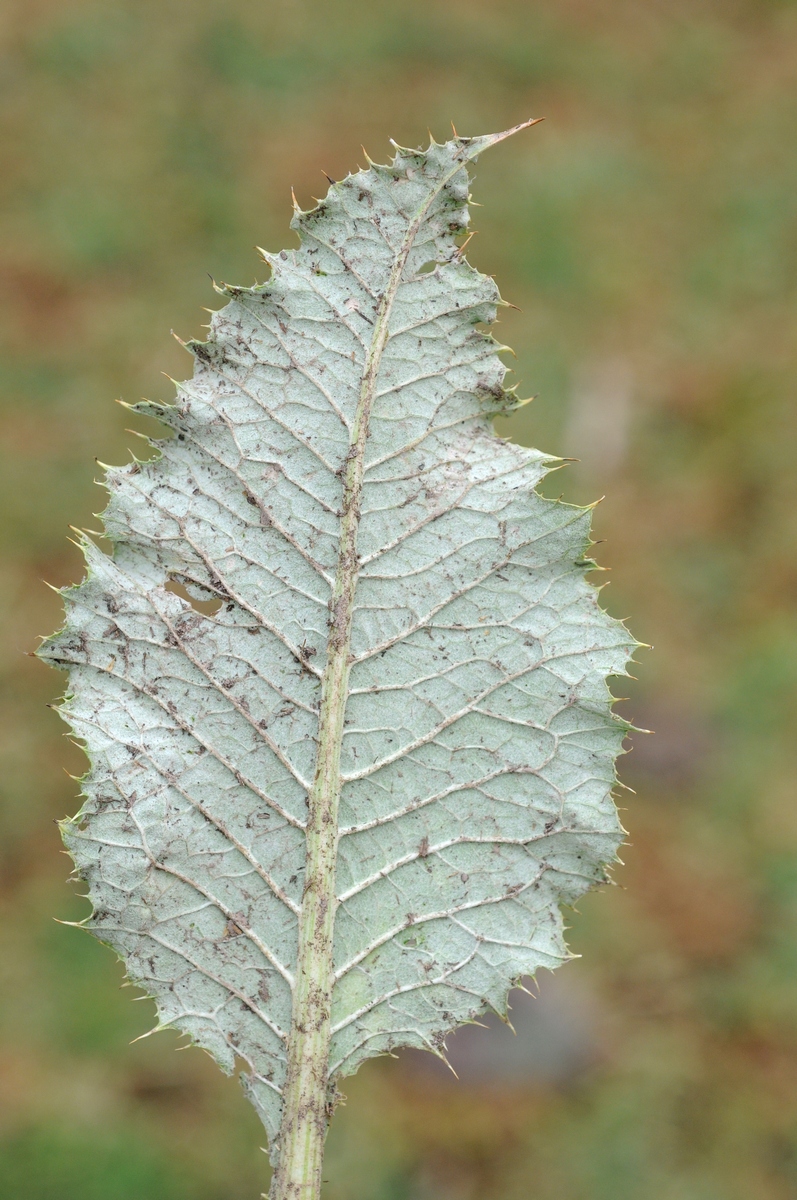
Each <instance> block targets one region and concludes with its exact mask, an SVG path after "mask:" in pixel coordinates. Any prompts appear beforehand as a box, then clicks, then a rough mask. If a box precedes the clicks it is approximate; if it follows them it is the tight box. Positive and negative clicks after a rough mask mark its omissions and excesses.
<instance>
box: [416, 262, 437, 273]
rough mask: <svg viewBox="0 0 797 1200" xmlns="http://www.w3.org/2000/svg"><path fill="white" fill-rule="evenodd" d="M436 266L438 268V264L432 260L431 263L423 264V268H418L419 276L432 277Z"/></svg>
mask: <svg viewBox="0 0 797 1200" xmlns="http://www.w3.org/2000/svg"><path fill="white" fill-rule="evenodd" d="M436 266H438V263H437V262H436V261H435V259H431V261H430V262H426V263H424V264H423V266H422V267H419V268H418V274H419V275H431V273H432V271H433V270H434V269H435V267H436Z"/></svg>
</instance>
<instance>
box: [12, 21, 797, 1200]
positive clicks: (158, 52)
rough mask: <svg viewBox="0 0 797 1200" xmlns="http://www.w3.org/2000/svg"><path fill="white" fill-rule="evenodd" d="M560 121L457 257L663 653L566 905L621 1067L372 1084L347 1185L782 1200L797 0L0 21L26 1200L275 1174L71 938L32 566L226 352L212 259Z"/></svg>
mask: <svg viewBox="0 0 797 1200" xmlns="http://www.w3.org/2000/svg"><path fill="white" fill-rule="evenodd" d="M532 115H534V116H545V117H546V118H547V119H546V122H545V123H544V124H543V125H541V126H539V127H537V128H535V129H533V130H531V131H529V132H527V133H525V134H523V135H521V136H520V137H518V138H517V139H514V140H513V141H512V142H510V143H507V144H505V145H503V146H501V147H499V148H498V149H496V150H494V151H493V152H492V153H491V155H490V156H489V157H485V159H484V160H482V162H481V163H480V165H479V169H478V176H477V180H476V183H475V185H474V191H475V196H476V199H477V200H479V202H480V203H482V204H483V205H484V207H483V208H481V209H477V210H476V211H475V216H476V220H475V226H476V228H477V229H478V231H479V234H478V237H476V238H475V240H474V241H473V242H472V243H471V248H470V250H469V254H470V257H471V258H472V260H473V261H474V262H475V263H476V264H477V265H478V266H479V267H481V268H482V269H483V270H487V271H490V272H491V273H494V274H495V275H496V277H497V279H498V282H499V284H500V286H501V289H502V292H503V294H504V296H505V297H506V298H507V299H509V300H510V301H512V302H513V303H514V304H516V305H518V308H519V310H520V311H516V310H514V309H511V310H503V315H502V323H501V325H500V326H499V330H498V332H499V334H500V338H501V340H502V341H506V342H508V343H510V344H512V345H513V346H514V347H515V349H516V351H517V360H516V361H515V360H512V363H513V366H514V368H515V369H516V372H517V375H518V377H519V379H520V380H521V381H522V382H521V394H524V395H529V394H532V393H537V394H538V399H537V400H536V401H535V402H534V404H532V405H529V406H528V407H527V408H525V409H524V410H523V413H522V414H521V415H520V416H518V417H517V418H515V423H514V424H512V425H510V426H507V427H505V428H504V429H503V430H502V432H503V433H510V434H512V435H513V436H516V437H518V438H519V439H520V440H524V441H533V442H534V443H535V444H537V445H541V446H542V447H543V448H544V449H546V450H551V451H553V452H556V453H560V454H563V455H572V454H577V455H578V456H580V457H581V459H582V461H581V463H580V464H576V465H574V466H571V467H568V468H567V469H566V470H563V471H561V472H557V473H556V474H555V475H554V476H553V477H552V480H551V482H550V484H549V491H553V492H554V493H557V494H558V493H559V492H563V493H564V494H565V496H567V497H569V498H572V499H576V500H578V501H579V502H583V501H586V500H591V499H594V498H596V497H598V496H600V495H601V494H603V493H605V494H606V499H605V501H604V502H603V503H602V504H601V505H600V506H599V507H598V509H597V510H596V514H595V525H596V536H597V537H598V538H601V539H605V544H603V545H601V546H600V547H598V551H597V553H598V557H599V559H600V561H601V563H602V564H603V565H604V566H605V567H609V568H611V575H610V576H606V577H605V578H610V579H611V586H610V587H609V588H608V589H607V590H606V591H605V592H604V598H605V601H606V603H607V604H608V606H609V607H610V609H611V610H612V611H613V612H614V613H616V614H617V615H622V616H629V617H630V618H631V625H632V628H633V630H634V632H635V633H636V635H637V636H638V637H639V638H640V639H642V640H644V641H646V642H650V643H653V644H654V645H655V652H654V653H652V654H651V653H647V652H646V653H644V654H642V655H641V656H640V666H639V669H638V671H637V672H636V674H637V675H638V680H637V681H631V682H630V683H628V684H627V685H626V683H625V681H624V685H623V688H622V689H621V691H623V694H626V695H628V696H629V697H630V699H629V701H628V702H627V703H625V704H624V705H623V706H622V707H623V711H624V712H625V713H626V714H627V715H630V716H632V717H634V718H636V720H637V722H638V723H639V724H641V725H643V726H646V727H649V728H655V729H656V730H657V731H658V732H657V735H656V737H655V738H646V737H641V736H640V737H638V738H637V739H636V750H635V751H634V753H632V754H631V756H630V757H629V758H627V759H625V760H624V761H623V764H622V775H623V779H624V781H625V782H626V783H627V784H628V785H629V786H630V787H633V788H634V789H635V790H636V793H637V794H636V795H635V796H632V795H631V794H630V793H623V795H624V797H625V799H623V801H622V803H623V805H624V806H625V808H626V813H625V822H626V825H627V826H628V828H629V830H630V842H631V844H630V845H629V846H628V847H627V848H626V849H625V851H624V852H623V858H624V860H625V862H626V865H625V866H624V867H623V868H621V869H619V870H618V872H617V875H616V878H617V882H618V883H619V884H620V885H621V886H620V887H616V888H613V889H609V890H607V891H604V892H602V893H600V894H595V895H593V896H590V897H589V898H587V899H586V900H585V901H584V902H582V904H581V905H580V906H579V908H580V912H579V913H577V914H573V915H572V919H571V925H572V934H571V940H572V944H573V947H574V949H575V950H577V951H578V952H579V953H580V954H582V955H583V958H581V959H580V960H578V961H577V962H575V963H573V964H571V965H569V966H568V967H567V968H565V970H566V972H570V973H571V978H572V979H573V980H574V981H578V986H579V987H581V988H583V989H587V990H588V992H589V995H590V996H591V997H592V1003H593V1004H594V1005H596V1006H597V1010H598V1011H599V1013H600V1020H599V1026H600V1032H599V1037H598V1041H599V1052H598V1053H597V1055H596V1058H595V1062H594V1065H593V1066H592V1067H591V1068H590V1069H588V1070H586V1071H584V1072H582V1073H581V1074H580V1075H578V1077H576V1078H573V1079H571V1080H569V1081H567V1082H565V1083H560V1084H559V1085H557V1086H552V1085H543V1084H542V1083H540V1082H539V1081H537V1082H535V1081H534V1080H533V1079H532V1080H530V1081H529V1083H528V1085H523V1086H518V1085H517V1083H515V1084H513V1085H512V1086H511V1087H509V1086H508V1085H507V1086H506V1087H503V1088H502V1087H497V1086H490V1087H487V1086H475V1085H473V1084H470V1085H466V1084H461V1085H448V1084H445V1085H444V1084H443V1083H442V1082H440V1083H438V1082H437V1081H435V1080H433V1079H431V1078H426V1077H424V1076H422V1075H421V1074H419V1073H418V1071H417V1070H416V1069H415V1068H414V1067H411V1066H410V1065H409V1064H408V1063H407V1061H406V1060H402V1059H399V1060H398V1061H392V1060H389V1059H386V1060H379V1061H375V1062H372V1063H370V1064H369V1065H368V1066H367V1067H366V1068H365V1069H363V1071H362V1072H361V1073H360V1075H359V1076H358V1077H357V1078H356V1079H355V1080H352V1081H349V1082H348V1083H347V1085H346V1086H345V1089H344V1090H345V1091H346V1092H347V1094H348V1103H347V1105H346V1107H345V1108H343V1109H341V1110H340V1111H339V1113H338V1114H337V1115H336V1118H335V1122H334V1128H333V1132H332V1134H331V1137H330V1142H329V1153H328V1158H327V1171H326V1177H327V1178H328V1180H329V1182H328V1185H327V1189H326V1195H327V1197H328V1198H329V1200H486V1198H487V1197H489V1198H490V1200H525V1198H526V1197H529V1196H533V1197H534V1200H737V1198H738V1200H750V1198H751V1197H755V1198H756V1200H793V1198H794V1197H797V786H795V774H796V773H795V766H797V737H796V736H795V717H797V614H796V611H795V609H796V605H797V557H796V553H795V552H796V551H797V494H796V493H797V473H796V470H795V464H796V462H797V406H796V405H795V392H796V390H797V388H796V386H795V385H797V358H796V357H795V341H796V340H797V323H796V319H797V303H796V301H797V220H796V218H797V199H796V197H797V140H796V139H795V131H796V130H797V4H794V3H789V2H787V0H716V2H711V0H644V2H642V0H637V2H632V0H545V2H544V3H543V2H542V0H490V2H489V3H486V2H485V3H477V2H475V0H457V2H455V0H423V2H421V0H393V2H389V0H369V2H368V3H364V2H360V3H355V2H353V0H158V2H157V3H155V2H154V0H95V2H91V3H88V2H85V0H24V3H23V2H22V0H19V2H16V3H15V2H13V0H7V2H6V4H5V5H3V7H2V9H0V145H1V146H2V151H1V153H2V163H3V165H2V170H1V171H0V195H1V196H2V222H1V224H0V340H1V341H2V352H1V354H0V406H1V407H0V437H1V439H2V482H1V483H0V514H1V516H0V554H1V555H2V560H1V561H2V564H3V570H2V579H1V581H0V620H1V621H2V626H3V649H2V660H1V662H0V669H1V670H2V683H1V684H0V687H1V688H2V694H1V696H0V754H2V767H1V769H0V786H1V787H2V790H3V793H4V796H3V815H2V826H1V828H0V863H1V865H2V870H3V882H2V887H1V888H0V990H1V991H2V1000H1V1001H0V1197H2V1200H73V1198H74V1200H100V1198H102V1200H140V1198H144V1197H146V1198H147V1200H244V1198H253V1197H255V1196H257V1195H258V1194H259V1193H260V1191H262V1190H263V1188H264V1187H265V1185H266V1182H267V1177H268V1172H267V1167H266V1160H265V1156H264V1155H263V1154H262V1153H261V1151H260V1149H259V1147H260V1145H261V1144H262V1133H261V1131H260V1128H259V1125H258V1123H257V1121H256V1119H255V1117H254V1114H253V1112H252V1111H250V1109H249V1107H248V1105H247V1104H246V1102H245V1101H244V1099H243V1097H242V1095H241V1094H239V1089H238V1085H237V1083H236V1082H235V1080H228V1079H225V1078H223V1077H222V1076H221V1075H220V1074H219V1072H218V1071H217V1070H216V1068H215V1066H214V1065H213V1064H212V1063H211V1062H210V1061H209V1060H208V1059H207V1058H206V1057H205V1056H204V1055H203V1054H202V1053H201V1052H200V1051H198V1050H194V1049H189V1050H187V1051H185V1052H181V1053H176V1048H177V1046H178V1041H177V1039H176V1038H175V1037H174V1036H172V1035H170V1034H160V1035H158V1036H157V1037H153V1038H151V1039H147V1040H144V1041H140V1042H136V1043H135V1044H132V1045H131V1044H130V1043H131V1040H132V1039H133V1038H135V1037H137V1036H138V1035H139V1034H141V1033H143V1032H145V1031H146V1030H147V1029H148V1028H149V1027H150V1025H151V1023H152V1018H153V1012H152V1005H151V1003H150V1002H149V1001H147V1000H143V1001H141V1002H140V1003H135V1004H134V1003H131V999H132V997H133V993H132V992H131V991H130V990H127V991H124V990H121V991H120V985H121V983H122V981H123V977H122V972H121V968H120V967H119V965H118V964H117V963H116V962H115V961H114V958H113V955H112V954H111V953H110V952H109V951H108V950H106V949H104V948H102V947H101V946H99V945H97V944H95V943H94V942H93V941H92V940H91V939H90V938H88V937H87V936H85V935H84V934H81V933H80V932H79V931H77V930H74V929H70V928H66V927H64V926H61V925H57V924H55V922H54V920H53V918H54V917H59V918H62V919H65V920H69V919H74V918H76V917H80V916H82V915H83V913H84V911H85V910H84V906H83V904H82V902H81V901H80V900H79V899H78V898H77V895H76V892H75V889H74V888H73V887H71V886H70V885H68V884H67V883H66V876H67V874H68V870H69V864H68V862H67V860H66V859H65V858H64V857H62V856H61V853H60V844H59V839H58V835H57V830H56V828H55V825H54V824H53V822H54V820H55V819H56V818H59V817H61V816H63V815H64V814H66V813H67V812H72V811H74V809H75V807H76V799H75V795H76V785H75V783H74V781H73V780H72V779H70V778H68V777H67V776H66V775H65V774H64V772H63V767H66V768H67V769H68V770H69V771H70V772H72V774H79V773H80V772H81V771H82V756H81V753H80V752H79V750H78V749H77V748H76V747H74V746H73V745H71V744H70V742H69V741H68V740H65V739H64V736H63V726H62V725H61V724H60V722H59V720H58V718H57V717H56V715H55V714H54V713H52V712H51V711H49V710H48V709H47V708H46V707H45V705H46V703H47V702H48V701H50V700H51V699H53V697H54V696H56V695H57V693H58V691H59V688H60V686H61V684H60V683H59V679H58V677H57V676H56V674H55V673H53V672H51V671H49V670H48V669H46V668H45V667H44V666H43V665H42V664H40V663H38V662H36V661H35V660H33V659H31V658H29V657H26V654H27V653H28V652H29V651H30V650H31V649H32V647H33V646H34V645H35V644H36V635H38V634H43V633H47V632H49V631H51V630H52V629H53V628H54V627H55V626H56V624H57V623H58V620H59V602H58V598H57V597H56V596H54V595H53V594H52V593H51V592H49V591H48V590H47V589H46V588H45V587H44V586H43V584H42V583H41V580H42V579H46V580H48V581H49V582H50V583H53V584H56V585H62V584H64V583H66V582H68V581H70V580H75V579H77V578H79V576H80V574H81V565H80V561H79V556H78V553H77V551H76V550H75V548H74V547H73V546H72V545H70V543H69V542H68V541H67V532H68V531H67V524H68V523H73V524H75V525H78V526H85V525H88V526H91V525H92V524H96V522H93V521H92V516H91V514H92V512H94V511H97V510H98V509H99V508H100V507H101V506H102V494H101V492H100V491H99V489H98V488H97V487H96V486H95V485H94V482H93V480H94V478H95V476H96V475H97V473H98V472H97V469H96V467H95V465H94V461H93V460H94V457H95V456H96V457H98V458H99V459H101V460H103V461H105V462H121V461H125V460H126V458H127V455H128V447H129V446H130V445H131V444H134V442H133V439H132V438H131V437H130V435H129V434H127V433H126V432H125V425H126V424H129V420H130V418H129V416H125V413H124V412H123V410H122V409H120V408H119V406H117V405H115V404H114V403H113V399H114V397H116V396H121V397H123V398H124V399H126V400H128V401H135V400H137V399H138V398H139V397H140V396H142V395H145V396H149V397H153V398H155V397H163V398H167V399H168V398H170V396H171V388H170V385H169V384H168V382H167V381H166V380H165V379H164V378H163V375H162V372H167V373H168V374H170V375H173V376H177V377H182V376H184V375H185V374H187V373H188V372H189V370H190V363H189V360H188V358H187V356H186V355H185V354H184V352H183V351H182V350H181V349H180V348H179V346H178V345H177V344H176V343H175V342H174V341H173V340H172V339H171V338H170V337H169V330H170V328H174V329H175V330H176V331H177V332H178V333H179V334H180V335H181V336H183V337H187V336H190V335H192V334H196V333H198V332H200V326H201V324H202V322H203V321H205V320H206V319H207V318H206V315H203V313H202V311H201V309H202V306H203V305H213V304H214V303H218V301H217V298H215V297H214V294H213V292H212V290H211V287H210V282H209V280H208V278H207V276H208V273H210V274H211V275H213V276H214V277H215V278H217V279H224V280H229V281H234V282H241V283H250V282H252V280H253V279H254V278H255V277H256V276H257V275H258V270H259V269H260V270H261V274H262V267H261V268H259V267H258V260H257V257H256V255H255V252H254V250H253V246H254V245H255V244H259V245H265V246H267V247H269V248H270V249H279V248H280V247H281V246H282V245H284V244H289V245H290V244H293V240H292V239H293V235H291V234H290V232H289V231H288V228H287V225H288V220H289V217H290V193H289V189H290V187H291V186H293V187H294V188H295V190H296V194H297V197H298V199H299V201H300V203H302V204H303V206H305V207H307V205H308V203H309V198H310V196H311V195H312V194H314V193H316V194H319V195H320V194H321V193H322V192H323V190H325V188H326V182H325V180H324V178H323V175H322V173H321V172H322V170H324V171H327V172H328V173H329V174H330V175H331V176H333V177H335V178H338V177H340V175H341V174H343V173H345V172H346V171H347V170H349V169H353V168H354V167H356V165H357V162H358V160H361V159H362V154H361V151H360V144H361V143H364V144H365V146H366V148H367V150H368V151H369V153H370V154H371V156H372V157H374V158H382V159H384V157H385V156H386V155H387V153H388V145H387V139H388V137H389V136H392V137H393V138H395V139H396V140H397V141H399V142H400V143H403V144H406V145H414V144H419V143H420V142H422V141H424V140H425V139H426V136H427V134H426V131H427V127H430V128H431V130H432V132H433V133H434V134H435V136H436V137H437V138H438V140H442V139H443V138H444V137H445V136H446V134H447V131H448V130H449V128H450V125H449V122H450V121H451V120H453V121H454V123H455V124H456V127H457V129H458V130H459V131H460V132H461V133H482V132H487V131H490V130H494V129H498V128H503V127H506V126H508V125H510V124H514V123H515V122H517V121H519V120H522V119H524V118H526V117H527V116H532ZM601 380H603V381H604V382H603V384H602V385H601V382H600V381H601ZM596 381H597V382H596ZM607 381H608V382H607ZM613 388H614V389H615V390H618V389H619V390H620V391H622V392H623V396H624V402H623V404H621V405H620V406H619V408H618V405H617V404H616V403H614V404H613V402H612V398H611V396H612V389H613ZM607 396H608V399H607ZM585 414H586V416H585ZM585 421H586V422H587V424H586V426H585ZM590 422H591V424H590ZM139 428H143V425H140V426H139ZM585 429H586V430H587V432H586V433H585ZM590 430H591V431H592V432H591V433H590ZM607 430H608V433H607ZM579 431H580V432H579ZM607 438H608V439H609V440H608V442H607V440H606V439H607ZM607 447H608V448H607Z"/></svg>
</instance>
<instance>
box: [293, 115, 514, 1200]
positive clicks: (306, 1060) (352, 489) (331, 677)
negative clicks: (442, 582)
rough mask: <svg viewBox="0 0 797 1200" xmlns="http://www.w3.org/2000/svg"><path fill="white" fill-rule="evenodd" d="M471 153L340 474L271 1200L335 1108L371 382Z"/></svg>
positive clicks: (361, 404) (314, 1168)
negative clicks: (334, 1014)
mask: <svg viewBox="0 0 797 1200" xmlns="http://www.w3.org/2000/svg"><path fill="white" fill-rule="evenodd" d="M532 123H533V122H528V123H527V124H532ZM517 128H523V126H518V127H517ZM510 132H515V130H511V131H510ZM503 136H509V135H508V134H506V135H503ZM495 140H496V141H498V140H500V138H496V139H495ZM471 156H472V155H471V154H469V153H468V151H467V149H465V148H463V153H462V159H461V161H460V162H459V163H458V164H457V166H456V167H455V168H454V169H453V170H452V171H451V172H450V173H449V174H448V175H447V176H445V178H443V179H441V180H439V181H438V184H437V186H436V187H435V188H434V189H433V190H432V191H431V192H430V194H429V195H428V196H427V197H426V199H425V200H424V203H423V204H422V205H421V207H420V208H419V210H418V211H417V212H416V213H415V214H414V216H413V218H412V220H411V221H410V223H409V226H408V228H407V233H406V235H405V237H404V240H403V243H402V245H401V248H400V250H399V251H398V253H397V255H396V258H395V261H394V263H393V267H392V269H391V272H390V277H389V279H388V282H387V286H386V288H385V291H384V293H383V295H382V297H381V298H380V301H379V306H378V309H377V314H376V319H375V322H374V332H373V337H372V339H371V345H370V347H369V351H368V356H367V358H366V362H365V367H364V371H363V378H362V384H361V387H360V394H359V398H358V404H357V412H356V416H355V420H354V424H353V426H352V431H351V441H350V445H349V451H348V454H347V456H346V460H345V463H344V468H343V472H342V481H343V504H342V511H341V526H340V550H339V554H338V564H337V570H336V575H335V583H334V588H333V593H332V599H331V601H330V623H329V637H328V641H327V660H326V667H325V669H324V675H323V679H322V684H321V709H320V713H319V724H318V749H317V754H316V769H315V775H314V778H313V784H312V787H311V790H310V794H309V797H308V803H309V814H308V822H307V854H306V860H305V883H304V894H303V897H302V911H301V916H300V920H299V950H298V960H297V968H296V984H295V989H294V994H293V1007H292V1015H291V1030H290V1036H289V1040H288V1068H287V1075H286V1081H285V1089H284V1101H283V1104H284V1107H283V1115H282V1122H281V1125H280V1133H279V1160H278V1165H277V1169H276V1171H275V1173H274V1178H273V1180H272V1184H271V1190H270V1192H269V1200H318V1198H319V1196H320V1193H321V1165H322V1161H323V1153H324V1140H325V1138H326V1132H327V1126H328V1124H329V1116H330V1110H331V1103H332V1097H331V1095H330V1089H329V1046H330V1039H331V1032H332V1029H331V1010H332V988H333V986H334V972H333V955H332V949H333V934H334V925H335V910H336V907H337V899H336V895H335V864H336V859H337V849H338V837H339V833H338V805H339V802H340V789H341V777H340V753H341V744H342V741H343V728H344V717H345V711H346V699H347V695H348V681H349V670H350V665H351V629H352V617H353V613H354V595H355V590H356V587H357V575H358V570H359V560H358V556H357V530H358V526H359V522H360V499H361V494H362V484H363V471H364V465H365V449H366V444H367V441H368V431H369V424H370V418H371V407H372V404H373V398H374V393H375V391H376V381H377V376H378V374H379V366H380V363H381V359H382V354H383V351H384V348H385V345H386V343H387V337H388V323H389V318H390V311H391V309H392V306H393V301H394V299H395V297H396V293H397V291H398V288H399V285H400V283H401V280H402V275H403V273H404V268H405V266H406V263H407V257H408V255H409V253H410V250H411V249H412V245H413V243H414V241H415V238H416V237H417V234H418V231H419V229H420V227H421V225H422V224H423V221H424V220H425V218H426V216H427V214H428V212H429V209H430V207H431V205H432V203H433V201H434V200H435V198H436V197H437V196H438V195H439V194H440V192H441V191H442V189H443V188H444V187H445V186H446V184H447V183H448V182H449V180H450V179H451V178H452V177H453V176H454V175H455V174H456V173H457V171H459V170H460V169H461V168H462V166H463V165H464V163H465V162H466V161H467V160H468V158H470V157H471Z"/></svg>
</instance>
